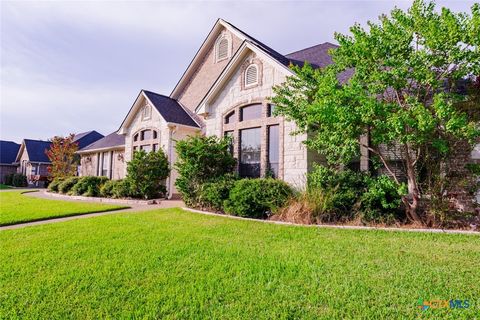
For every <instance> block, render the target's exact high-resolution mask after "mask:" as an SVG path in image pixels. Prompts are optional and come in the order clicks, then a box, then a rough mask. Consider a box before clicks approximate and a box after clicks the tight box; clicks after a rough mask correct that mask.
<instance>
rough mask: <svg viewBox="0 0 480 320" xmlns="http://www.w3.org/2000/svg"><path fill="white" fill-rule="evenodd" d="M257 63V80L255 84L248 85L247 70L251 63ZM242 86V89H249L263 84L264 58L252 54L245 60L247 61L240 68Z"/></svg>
mask: <svg viewBox="0 0 480 320" xmlns="http://www.w3.org/2000/svg"><path fill="white" fill-rule="evenodd" d="M252 64H253V65H255V67H256V68H257V82H256V83H255V84H253V85H249V86H247V85H246V84H245V82H246V81H245V77H246V71H247V69H248V67H250V66H251V65H252ZM240 75H241V77H240V88H241V90H248V89H251V88H256V87H258V86H261V85H262V81H263V63H262V60H260V59H258V58H256V57H255V56H252V57H250V58H248V59H247V60H245V62H244V63H243V64H242V66H241V68H240Z"/></svg>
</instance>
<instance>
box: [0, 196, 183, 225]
mask: <svg viewBox="0 0 480 320" xmlns="http://www.w3.org/2000/svg"><path fill="white" fill-rule="evenodd" d="M10 190H12V189H10ZM14 190H15V189H14ZM24 195H25V196H27V197H34V198H41V199H49V200H57V201H70V202H83V203H98V201H95V200H93V199H92V201H89V200H77V199H59V198H58V197H55V196H52V195H51V194H49V193H48V192H46V190H38V189H35V190H32V191H30V192H26V193H24ZM113 203H115V202H114V201H112V202H110V204H113ZM118 203H119V204H125V203H121V202H118ZM128 206H129V207H130V208H127V209H120V210H114V211H106V212H93V213H85V214H80V215H76V216H70V217H63V218H53V219H46V220H41V221H34V222H25V223H19V224H14V225H10V226H4V227H0V231H2V230H10V229H19V228H24V227H28V226H36V225H41V224H49V223H57V222H63V221H69V220H76V219H84V218H90V217H98V216H105V215H108V214H116V213H123V212H140V211H147V210H155V209H165V208H176V207H184V206H185V204H184V203H183V201H181V200H162V201H161V202H160V203H159V204H136V203H132V204H128Z"/></svg>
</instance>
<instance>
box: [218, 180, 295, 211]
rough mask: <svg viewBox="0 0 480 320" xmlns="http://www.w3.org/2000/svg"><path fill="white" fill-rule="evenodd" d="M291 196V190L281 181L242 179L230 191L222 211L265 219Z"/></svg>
mask: <svg viewBox="0 0 480 320" xmlns="http://www.w3.org/2000/svg"><path fill="white" fill-rule="evenodd" d="M292 195H293V190H292V189H291V188H290V186H289V185H288V184H287V183H285V182H284V181H281V180H276V179H272V178H258V179H242V180H238V181H236V182H235V186H234V187H233V188H232V190H230V195H229V197H228V199H227V200H226V201H225V203H224V209H225V212H227V213H229V214H233V215H238V216H241V217H250V218H265V217H266V216H269V215H271V214H272V213H274V212H275V211H276V210H278V209H279V208H281V207H282V206H284V205H285V203H286V202H287V201H288V199H289V198H290V197H292Z"/></svg>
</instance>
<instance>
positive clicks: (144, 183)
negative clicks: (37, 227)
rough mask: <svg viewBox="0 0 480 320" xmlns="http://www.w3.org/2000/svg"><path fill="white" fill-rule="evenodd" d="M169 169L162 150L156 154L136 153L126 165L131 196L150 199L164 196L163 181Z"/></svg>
mask: <svg viewBox="0 0 480 320" xmlns="http://www.w3.org/2000/svg"><path fill="white" fill-rule="evenodd" d="M169 172H170V168H169V165H168V159H167V156H166V155H165V153H164V152H163V150H159V151H157V152H148V153H147V152H145V151H143V150H140V151H136V152H134V154H133V159H132V160H131V161H130V162H128V164H127V177H126V179H125V180H126V181H128V185H129V186H130V189H131V190H130V191H131V194H132V195H133V196H140V197H142V198H145V199H152V198H154V197H158V196H159V195H161V194H165V192H166V188H165V185H164V180H165V179H166V178H167V177H168V174H169Z"/></svg>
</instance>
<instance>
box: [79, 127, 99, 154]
mask: <svg viewBox="0 0 480 320" xmlns="http://www.w3.org/2000/svg"><path fill="white" fill-rule="evenodd" d="M102 138H103V134H101V133H98V132H97V131H95V130H92V131H87V132H82V133H77V134H76V135H75V136H74V137H73V142H76V143H77V144H78V150H80V149H82V148H85V147H86V146H88V145H89V144H92V143H94V142H95V141H97V140H100V139H102Z"/></svg>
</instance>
